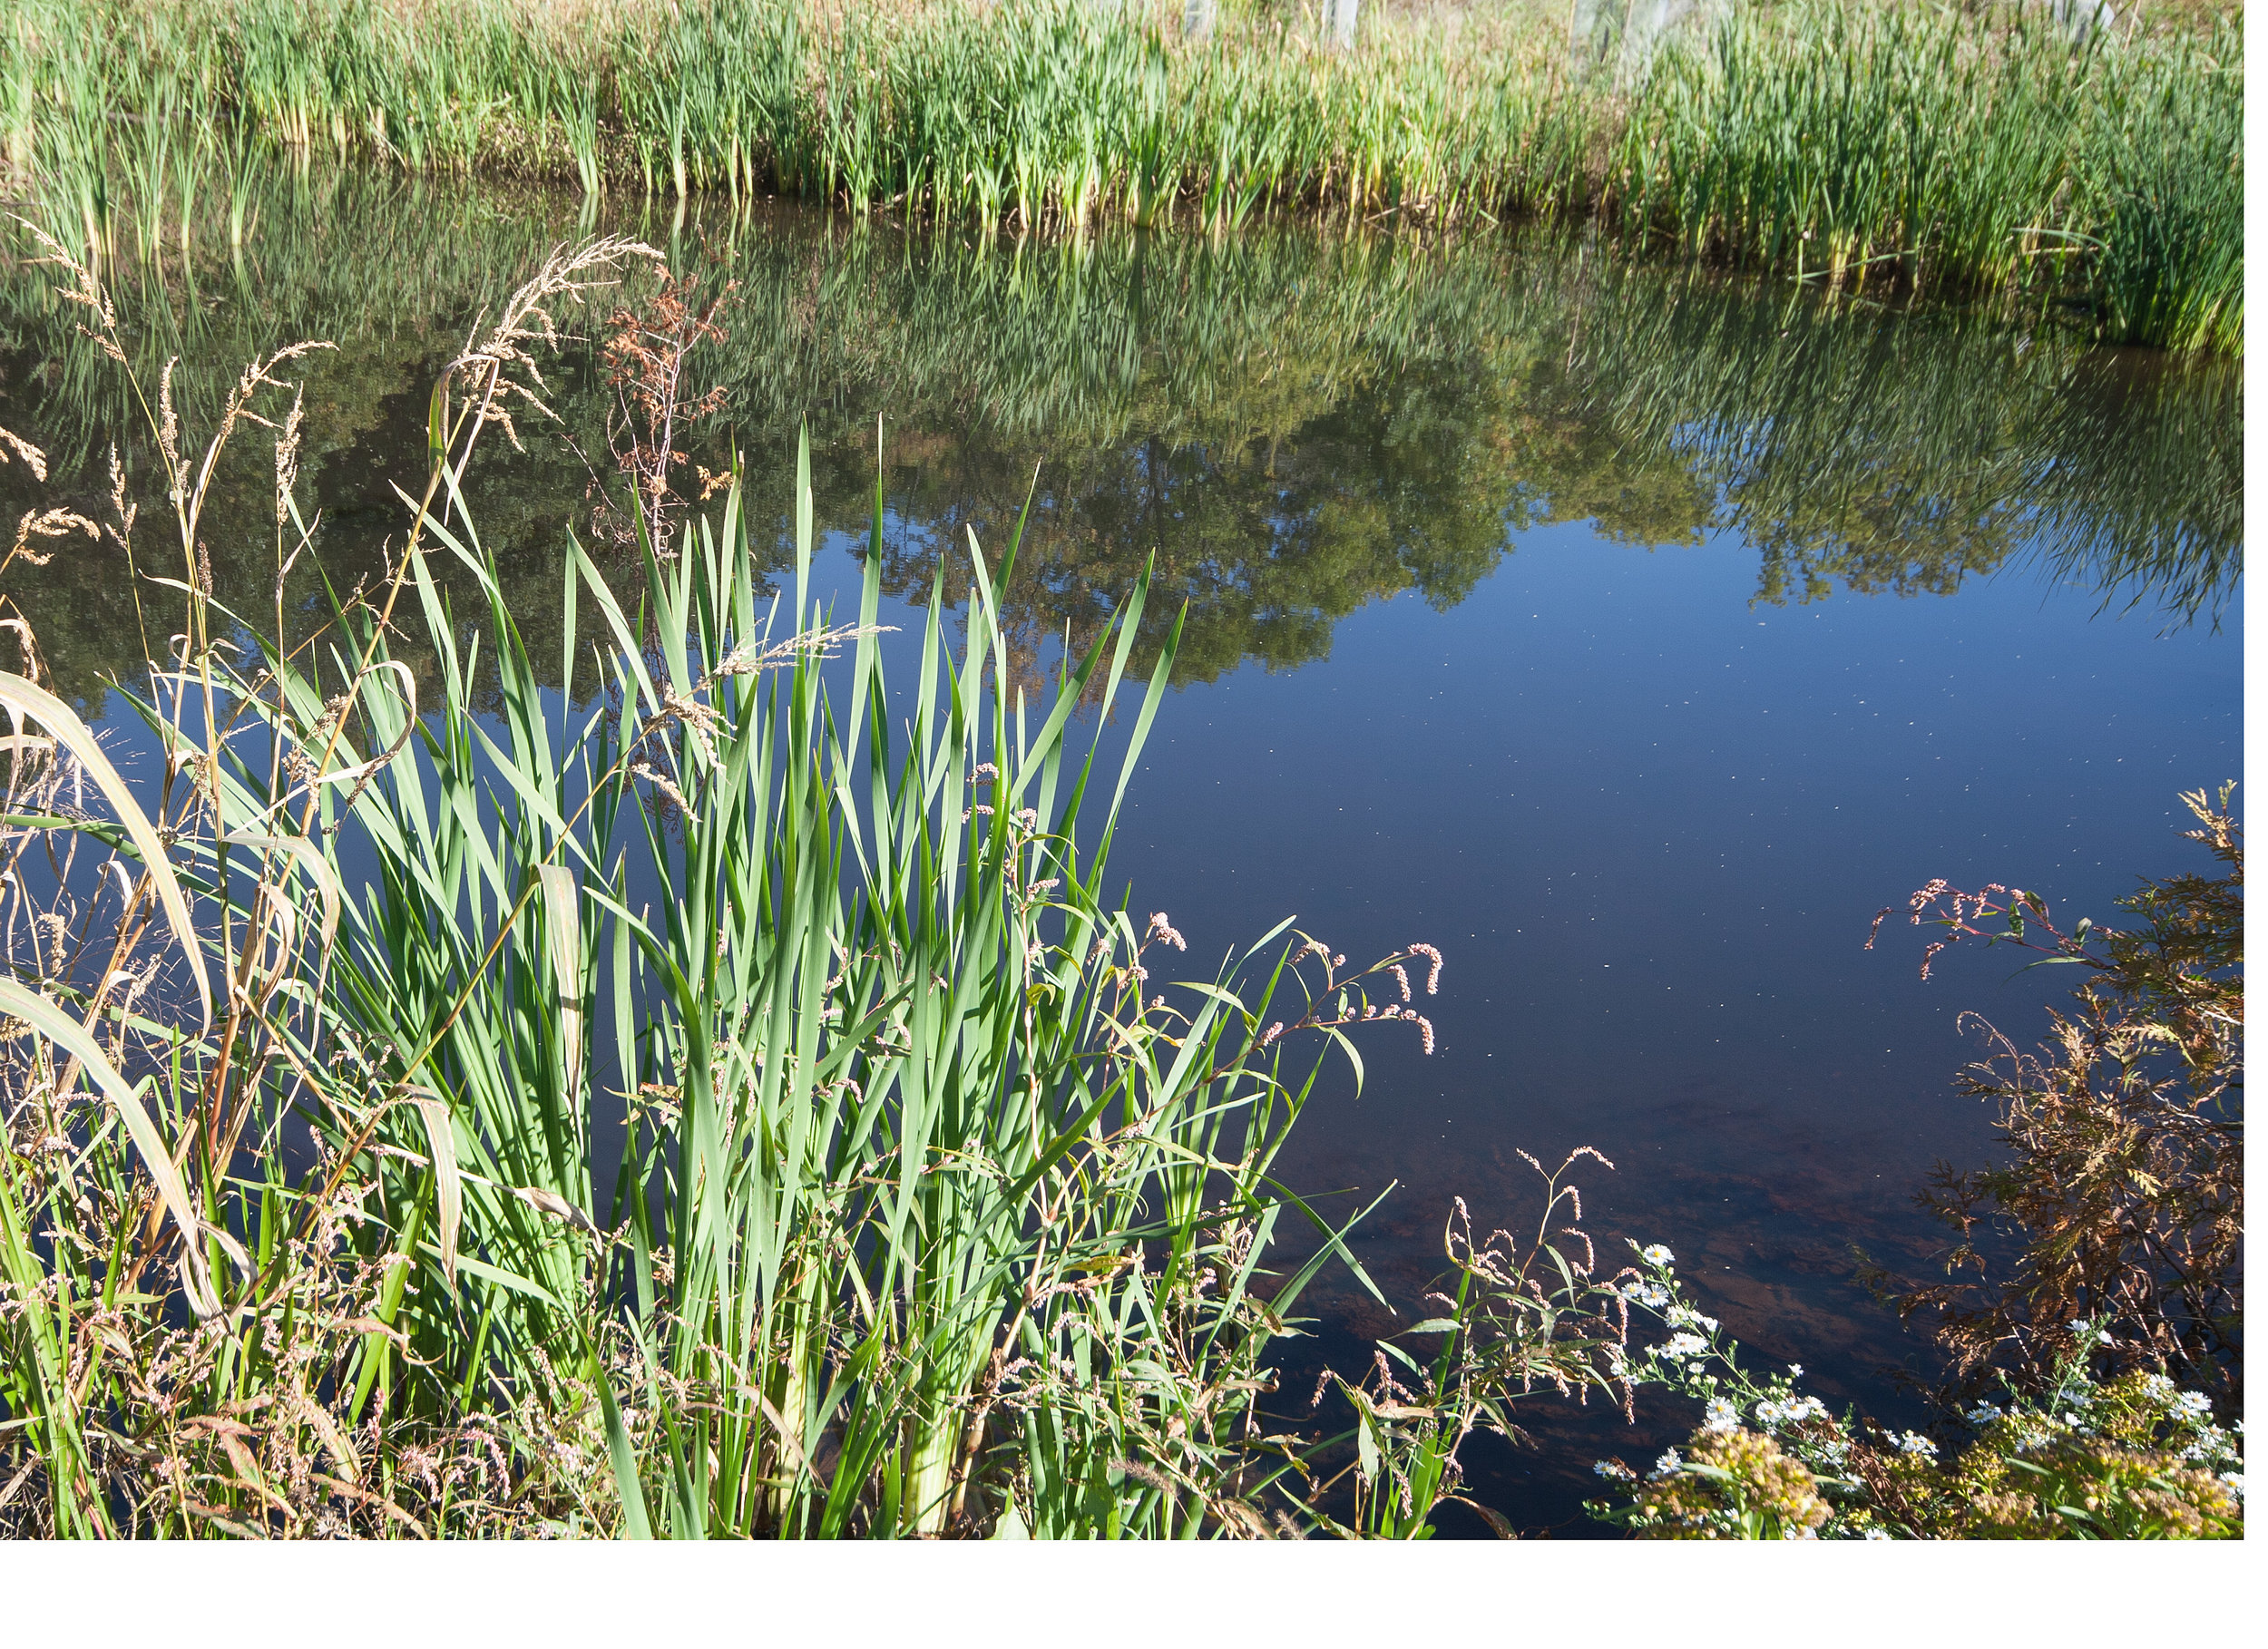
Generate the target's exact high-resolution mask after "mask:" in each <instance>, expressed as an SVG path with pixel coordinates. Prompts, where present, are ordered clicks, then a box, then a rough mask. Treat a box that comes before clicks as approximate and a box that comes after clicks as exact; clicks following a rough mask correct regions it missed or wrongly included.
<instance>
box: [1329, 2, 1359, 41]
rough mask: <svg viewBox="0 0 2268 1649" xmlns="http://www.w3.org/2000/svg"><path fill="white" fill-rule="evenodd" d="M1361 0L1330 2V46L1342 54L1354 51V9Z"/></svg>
mask: <svg viewBox="0 0 2268 1649" xmlns="http://www.w3.org/2000/svg"><path fill="white" fill-rule="evenodd" d="M1361 4H1362V0H1331V9H1330V12H1329V21H1330V28H1331V44H1332V45H1333V47H1334V48H1335V49H1336V50H1338V51H1342V52H1351V51H1353V50H1354V25H1355V22H1356V15H1355V8H1356V7H1357V6H1359V5H1361Z"/></svg>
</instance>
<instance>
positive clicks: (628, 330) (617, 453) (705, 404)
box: [592, 267, 738, 555]
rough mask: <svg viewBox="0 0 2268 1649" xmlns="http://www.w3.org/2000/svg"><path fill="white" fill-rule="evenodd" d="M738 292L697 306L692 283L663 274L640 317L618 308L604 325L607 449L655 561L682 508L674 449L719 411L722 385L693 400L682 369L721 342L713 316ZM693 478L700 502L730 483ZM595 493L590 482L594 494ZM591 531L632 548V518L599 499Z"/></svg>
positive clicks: (682, 457) (678, 456) (728, 288)
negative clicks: (609, 402)
mask: <svg viewBox="0 0 2268 1649" xmlns="http://www.w3.org/2000/svg"><path fill="white" fill-rule="evenodd" d="M736 286H738V282H737V281H727V282H726V283H725V284H724V286H723V287H722V288H720V289H719V290H718V291H717V292H715V293H713V294H711V295H710V296H709V298H706V300H704V299H703V298H702V297H701V295H700V293H699V289H698V288H697V284H696V282H695V281H694V280H693V279H692V278H689V277H682V276H679V275H677V274H674V273H673V272H671V271H670V269H669V268H666V267H665V268H662V269H661V271H660V287H659V288H658V289H657V290H656V291H655V293H654V295H653V297H652V298H650V300H649V301H648V303H647V305H646V307H645V308H644V309H643V310H642V311H640V310H637V309H633V308H630V307H621V308H618V309H616V310H615V311H614V313H613V315H612V317H611V318H610V320H609V322H608V324H609V325H610V326H611V327H612V328H613V331H612V333H611V336H610V337H608V338H607V340H606V343H605V345H604V346H603V347H602V349H601V359H603V360H604V362H605V364H606V371H607V381H608V383H609V385H611V387H612V389H613V391H614V405H613V406H612V408H611V409H610V411H609V413H608V415H607V429H606V440H607V448H608V450H609V451H610V452H611V454H612V455H613V459H614V464H615V467H616V468H617V469H619V470H621V473H622V475H623V478H624V479H625V480H626V481H627V482H628V483H629V484H630V487H631V491H632V492H633V493H635V494H636V508H637V511H638V512H639V513H640V514H642V516H643V518H644V521H645V526H646V532H647V534H648V537H649V538H650V541H651V542H652V544H653V546H654V550H655V552H656V553H657V554H661V555H667V554H669V553H670V551H671V550H672V549H673V548H674V545H675V533H674V531H673V526H674V522H675V521H676V519H677V517H678V515H679V512H681V511H682V510H683V509H684V507H685V504H686V503H688V502H689V501H687V500H685V499H682V498H680V497H679V496H678V495H677V493H675V492H674V491H673V490H672V487H671V483H670V477H671V475H672V474H673V473H676V472H677V470H678V469H679V467H680V466H681V465H683V464H684V463H686V461H687V460H686V454H685V453H684V451H683V450H682V449H681V448H680V447H679V442H680V441H682V440H684V439H685V438H686V432H687V431H688V430H689V429H690V428H691V427H692V426H693V425H695V424H699V423H701V422H702V421H703V420H705V419H708V418H711V417H714V416H715V415H717V413H718V412H719V410H720V409H721V408H722V407H723V405H724V404H725V391H724V387H723V385H716V386H714V387H712V388H710V389H709V390H708V391H706V392H705V393H703V394H699V395H694V394H692V393H691V392H690V391H689V388H688V387H687V376H688V374H687V366H688V363H689V361H690V360H691V358H692V356H693V355H694V353H695V352H696V351H697V350H699V349H700V348H701V347H702V346H705V345H711V344H721V343H722V342H724V339H725V329H724V327H722V326H721V325H720V324H719V321H718V319H717V317H718V315H719V311H721V310H722V308H723V307H724V305H725V302H726V300H727V299H728V298H730V297H731V296H732V292H733V288H735V287H736ZM700 474H701V493H700V496H701V497H702V498H704V499H706V498H708V497H709V495H710V494H711V493H714V492H715V491H716V490H717V489H718V488H719V486H721V485H723V484H724V483H726V482H727V481H728V479H729V477H728V475H716V474H711V473H709V471H708V470H706V469H704V470H702V471H701V472H700ZM598 491H599V489H598V487H597V483H595V482H594V483H593V492H594V493H598ZM592 526H593V528H594V529H595V530H596V531H597V532H599V533H600V534H601V535H602V536H604V537H607V538H610V539H612V540H613V541H614V542H616V543H618V544H621V545H624V546H629V545H631V544H634V543H636V542H637V530H636V527H635V526H634V525H633V518H632V517H627V516H625V515H624V514H623V513H622V512H621V510H620V509H619V508H618V507H617V506H615V505H614V504H612V503H610V502H608V501H607V500H606V499H605V498H604V497H603V496H602V495H601V496H599V497H598V499H597V502H596V508H595V509H594V511H593V516H592Z"/></svg>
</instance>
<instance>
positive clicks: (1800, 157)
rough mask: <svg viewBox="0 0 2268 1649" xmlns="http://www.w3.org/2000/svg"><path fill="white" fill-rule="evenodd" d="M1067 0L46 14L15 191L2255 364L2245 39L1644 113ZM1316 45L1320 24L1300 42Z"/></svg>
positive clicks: (1776, 56) (1908, 76) (2003, 58)
mask: <svg viewBox="0 0 2268 1649" xmlns="http://www.w3.org/2000/svg"><path fill="white" fill-rule="evenodd" d="M1180 13H1181V8H1180V7H1178V6H1170V7H1168V6H1150V5H1126V6H1096V5H1085V4H1081V3H1080V0H1005V3H1003V4H1000V5H990V6H980V5H968V4H963V3H962V0H908V3H906V4H904V5H896V6H892V7H885V8H879V9H875V8H864V7H859V8H849V7H846V8H833V7H828V6H810V7H807V6H804V5H799V4H794V3H792V0H677V3H668V0H656V3H653V4H640V3H638V0H618V3H616V4H611V5H597V6H591V7H583V6H577V7H572V8H567V7H558V8H553V7H544V6H533V7H523V6H513V7H506V6H503V5H496V4H493V3H492V0H420V3H419V4H416V5H408V6H404V7H399V8H397V7H392V6H386V5H375V4H370V3H369V0H318V4H315V5H288V4H283V3H281V0H187V3H185V4H182V5H169V6H164V7H158V8H148V7H140V6H125V5H111V4H105V3H104V0H25V3H24V4H22V5H18V6H17V7H15V10H14V12H13V14H12V17H11V20H10V23H9V24H8V26H7V27H6V29H5V31H4V32H0V128H5V153H6V155H7V157H8V162H9V164H10V166H11V167H12V169H13V170H14V171H15V172H16V173H17V174H18V175H19V176H20V177H21V179H22V180H23V185H22V186H23V187H24V188H25V189H26V190H36V191H37V192H38V193H39V194H40V195H41V196H42V197H43V198H44V200H46V201H47V203H48V204H49V206H50V207H51V208H52V209H53V210H54V211H56V212H57V213H58V214H61V215H63V216H67V217H68V218H69V220H71V221H72V222H73V225H74V229H75V230H76V232H79V233H81V234H83V236H84V239H85V245H86V247H87V248H88V249H90V250H93V249H101V248H103V247H106V246H108V245H109V237H110V232H111V229H112V220H113V217H114V215H115V213H116V211H117V210H118V203H119V200H120V199H121V198H122V196H128V195H131V196H132V197H134V198H135V199H137V200H139V201H140V202H141V207H142V214H143V220H145V221H148V222H152V223H154V222H155V221H156V219H155V218H154V217H152V210H153V208H155V207H156V206H158V205H159V203H163V207H164V210H168V211H171V210H176V207H177V206H178V210H179V212H180V214H181V216H180V222H181V225H182V226H183V231H182V232H183V233H184V234H185V233H186V232H187V229H186V226H187V225H188V223H189V221H190V217H191V210H192V203H193V201H194V200H196V199H197V198H198V197H199V195H200V193H206V194H218V193H220V192H224V191H225V192H229V193H230V196H231V202H232V210H231V211H230V218H229V225H230V227H229V231H228V232H229V234H230V237H231V238H232V239H234V238H240V237H241V236H242V235H243V234H244V233H245V232H246V225H245V222H244V220H243V216H242V214H241V212H240V210H234V207H235V206H236V205H237V204H239V202H237V201H236V200H235V193H236V191H237V190H239V187H240V180H241V179H242V178H243V177H244V176H245V175H246V172H247V170H248V167H249V166H250V165H252V164H256V163H257V161H256V160H255V156H256V154H257V153H258V152H259V151H262V150H270V151H275V152H277V153H279V154H282V155H288V156H291V157H295V158H297V159H298V160H301V161H305V160H307V159H309V158H311V157H315V156H327V157H333V158H338V159H346V158H355V159H359V160H365V161H376V162H377V163H381V164H385V165H389V166H399V167H402V168H406V169H407V170H410V171H418V172H470V171H515V172H519V173H523V174H535V175H543V176H556V177H560V178H563V179H572V180H574V181H576V182H577V183H578V184H579V185H580V187H581V188H582V190H584V192H585V193H586V195H587V196H589V197H590V198H591V199H593V200H595V199H596V198H597V197H598V196H599V195H601V193H602V192H604V191H607V190H625V189H628V190H635V191H638V192H640V193H643V194H646V195H649V196H650V195H655V194H661V195H665V196H669V197H672V198H674V199H676V200H680V201H681V200H685V199H686V198H687V197H688V196H689V195H690V194H693V193H695V192H700V191H713V192H717V193H720V194H724V195H727V196H728V197H729V198H730V199H731V200H734V201H736V202H740V201H746V200H751V199H753V198H755V197H757V196H759V195H764V194H782V195H790V196H796V197H798V198H801V199H804V200H816V201H826V202H831V203H839V204H842V205H846V206H848V207H850V208H852V209H854V210H858V211H861V212H870V211H879V212H886V213H890V214H894V215H899V216H929V217H934V218H936V219H939V220H951V221H957V222H972V223H974V224H976V225H978V226H980V227H981V228H982V229H985V230H988V231H990V230H995V229H1001V228H1002V227H1005V226H1014V227H1017V228H1019V229H1022V230H1024V231H1031V230H1032V229H1039V228H1041V227H1045V226H1051V225H1053V226H1061V227H1065V228H1068V229H1072V230H1074V231H1077V232H1083V231H1085V230H1086V229H1089V228H1090V227H1091V226H1094V225H1096V224H1099V223H1101V222H1104V221H1113V222H1125V223H1130V224H1133V225H1136V226H1139V227H1148V226H1150V225H1152V224H1157V223H1162V222H1167V221H1172V220H1181V221H1185V222H1189V221H1194V222H1196V223H1199V224H1202V225H1204V226H1207V227H1209V228H1213V229H1227V228H1233V227H1237V226H1239V225H1242V224H1245V223H1246V222H1249V221H1252V220H1256V219H1259V218H1265V217H1269V216H1274V215H1277V214H1282V213H1287V212H1291V213H1308V214H1321V215H1324V216H1325V217H1331V218H1339V219H1344V220H1372V219H1374V218H1377V217H1379V216H1381V215H1397V216H1406V217H1412V218H1415V219H1418V220H1425V221H1435V222H1455V221H1464V220H1501V219H1504V218H1507V217H1513V216H1536V217H1542V218H1547V219H1560V220H1581V219H1588V218H1592V217H1597V218H1598V219H1600V220H1603V221H1604V222H1606V223H1608V225H1610V226H1614V227H1616V228H1618V229H1619V230H1620V232H1621V233H1622V235H1623V236H1624V238H1625V239H1627V240H1628V243H1629V244H1630V245H1631V246H1633V247H1637V248H1642V247H1647V246H1654V245H1661V246H1666V247H1671V248H1677V249H1684V250H1686V251H1688V252H1691V253H1694V254H1699V255H1704V256H1708V257H1713V258H1718V259H1726V260H1729V261H1732V262H1735V263H1740V264H1744V265H1750V266H1755V267H1760V268H1769V269H1772V270H1774V271H1777V272H1782V273H1785V274H1788V275H1791V276H1794V278H1797V279H1800V280H1819V281H1823V282H1825V283H1828V284H1831V285H1833V286H1835V287H1837V288H1844V287H1864V288H1875V289H1880V290H1883V291H1889V290H1892V289H1901V290H1907V291H1924V292H1938V293H1961V294H1996V293H2005V294H2010V295H2015V294H2027V295H2031V296H2033V297H2036V298H2047V299H2049V300H2052V301H2056V302H2058V303H2062V304H2065V305H2068V306H2071V307H2077V309H2079V310H2081V311H2082V312H2084V314H2085V315H2086V316H2087V318H2088V319H2089V320H2090V322H2091V324H2092V326H2093V327H2095V328H2096V329H2097V330H2098V331H2099V332H2100V333H2101V335H2102V336H2103V337H2107V338H2109V339H2111V340H2114V341H2124V342H2137V343H2149V344H2160V345H2167V346H2174V347H2179V348H2195V347H2209V348H2214V349H2218V350H2222V351H2224V352H2234V351H2236V350H2238V349H2240V348H2241V346H2242V333H2243V296H2242V292H2241V286H2242V271H2243V224H2242V204H2243V173H2242V160H2241V153H2240V150H2239V135H2240V131H2239V129H2240V126H2241V117H2242V111H2243V82H2242V69H2241V64H2240V59H2241V55H2242V27H2241V24H2240V23H2239V22H2238V21H2236V20H2235V19H2234V17H2231V18H2229V19H2228V20H2225V21H2224V22H2220V23H2217V24H2214V27H2213V28H2212V30H2211V31H2210V32H2209V33H2200V32H2198V31H2197V30H2196V29H2195V27H2193V26H2189V25H2183V26H2170V25H2169V26H2162V27H2153V28H2150V29H2146V30H2142V29H2136V27H2134V26H2132V25H2126V26H2122V27H2120V28H2119V29H2116V30H2114V31H2108V32H2099V33H2096V34H2091V35H2090V36H2089V38H2088V39H2087V40H2086V41H2084V42H2081V43H2074V41H2073V40H2072V39H2071V38H2070V36H2069V34H2068V32H2067V31H2066V30H2064V29H2062V28H2061V27H2059V26H2057V25H2055V24H2052V23H2051V22H2050V21H2049V20H2048V18H2047V17H2046V15H2045V14H2044V13H2043V12H2041V11H2040V10H2039V8H2037V7H2023V8H2019V7H2013V6H1999V5H1995V6H1987V7H1984V8H1981V9H1979V10H1977V11H1975V12H1974V13H1973V14H1972V13H1970V12H1969V11H1966V10H1964V9H1960V8H1954V7H1941V8H1926V9H1923V8H1908V7H1902V6H1876V5H1866V4H1864V3H1863V0H1822V3H1820V4H1815V5H1814V4H1790V5H1778V6H1773V7H1769V8H1750V7H1745V6H1744V7H1741V8H1737V9H1735V10H1733V11H1732V12H1731V14H1730V16H1729V20H1728V21H1726V22H1725V24H1724V25H1723V26H1722V27H1720V28H1716V29H1715V30H1713V31H1709V32H1706V33H1703V34H1691V35H1689V36H1685V37H1680V38H1678V39H1676V40H1673V41H1671V42H1669V43H1667V44H1665V45H1664V46H1663V48H1662V50H1661V52H1660V53H1659V54H1657V56H1656V57H1655V58H1654V60H1653V61H1652V63H1651V65H1650V71H1649V72H1647V73H1644V74H1643V75H1642V76H1641V77H1637V78H1635V79H1634V78H1633V77H1632V76H1631V75H1630V74H1628V73H1624V74H1620V75H1601V74H1591V73H1575V72H1572V71H1571V69H1570V66H1569V50H1568V41H1567V34H1566V24H1565V20H1564V19H1563V18H1562V17H1560V16H1559V13H1558V10H1557V8H1531V7H1528V6H1524V5H1509V6H1504V7H1494V8H1491V7H1484V6H1473V7H1471V8H1469V9H1468V10H1466V11H1462V12H1458V13H1454V14H1450V15H1442V16H1436V15H1431V14H1412V15H1392V14H1387V15H1384V16H1383V17H1374V18H1373V19H1372V20H1371V22H1370V24H1368V25H1367V28H1368V32H1367V33H1366V34H1364V35H1363V36H1362V38H1361V39H1360V40H1359V42H1358V43H1357V44H1356V45H1355V47H1354V49H1353V50H1351V51H1349V50H1340V49H1337V48H1336V46H1335V44H1334V42H1332V41H1329V40H1326V39H1325V37H1324V35H1323V34H1322V32H1320V31H1318V30H1317V29H1315V28H1314V27H1312V26H1310V24H1309V23H1308V22H1306V21H1303V20H1301V18H1296V17H1295V16H1293V15H1291V14H1289V13H1287V12H1282V11H1276V10H1268V11H1265V12H1263V13H1261V14H1260V15H1245V16H1242V17H1239V18H1234V19H1225V20H1224V21H1223V23H1222V24H1221V26H1220V27H1218V28H1217V29H1216V30H1214V31H1212V32H1211V33H1209V34H1207V35H1206V37H1205V38H1203V39H1202V40H1198V39H1191V38H1184V37H1183V35H1182V33H1181V24H1180ZM1303 16H1304V15H1303Z"/></svg>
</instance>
